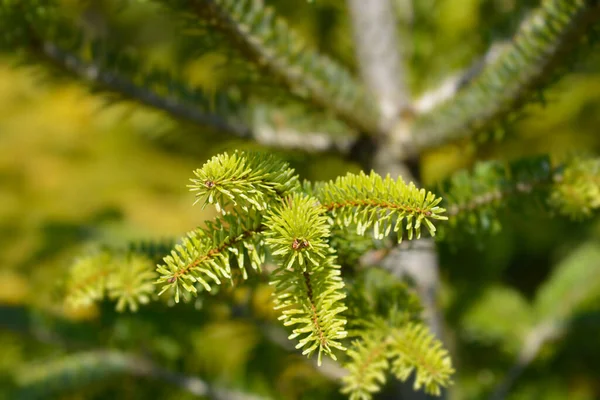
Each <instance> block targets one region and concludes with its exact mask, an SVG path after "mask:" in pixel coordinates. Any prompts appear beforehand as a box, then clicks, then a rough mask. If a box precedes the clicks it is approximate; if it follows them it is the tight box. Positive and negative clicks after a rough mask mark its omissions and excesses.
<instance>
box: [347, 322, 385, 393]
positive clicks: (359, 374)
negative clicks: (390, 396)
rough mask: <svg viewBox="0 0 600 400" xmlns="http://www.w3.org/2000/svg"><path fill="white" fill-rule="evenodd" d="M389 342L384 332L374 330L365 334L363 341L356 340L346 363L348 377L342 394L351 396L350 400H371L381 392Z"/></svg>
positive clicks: (349, 351)
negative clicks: (373, 395) (376, 393)
mask: <svg viewBox="0 0 600 400" xmlns="http://www.w3.org/2000/svg"><path fill="white" fill-rule="evenodd" d="M388 351H389V342H388V341H387V340H386V338H385V334H384V333H383V332H380V331H377V330H374V331H373V332H370V333H369V334H365V335H364V336H363V338H362V340H355V341H354V342H353V343H352V346H351V347H350V349H348V353H347V354H348V356H349V357H350V361H348V362H347V363H346V365H345V366H346V368H347V369H348V371H349V373H348V375H346V376H344V377H343V378H342V382H343V386H342V393H344V394H349V395H350V396H349V398H350V400H370V399H371V398H372V394H373V393H375V392H378V391H379V390H381V386H382V385H383V384H385V381H386V376H385V374H386V372H387V370H388V369H389V367H390V365H389V361H388Z"/></svg>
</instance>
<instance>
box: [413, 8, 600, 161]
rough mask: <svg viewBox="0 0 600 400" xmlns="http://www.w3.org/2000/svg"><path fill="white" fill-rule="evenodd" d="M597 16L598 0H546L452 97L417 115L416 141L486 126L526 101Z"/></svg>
mask: <svg viewBox="0 0 600 400" xmlns="http://www.w3.org/2000/svg"><path fill="white" fill-rule="evenodd" d="M599 20H600V3H599V2H597V1H590V0H547V1H545V2H544V3H543V5H542V6H541V7H540V8H539V9H538V10H536V11H535V12H533V13H532V15H531V16H530V17H529V18H527V19H526V20H525V21H524V22H523V23H522V24H521V27H520V29H519V30H518V32H517V33H516V35H515V36H514V39H513V40H512V43H511V45H510V46H508V48H507V49H506V50H504V51H502V52H501V54H500V55H499V56H498V59H497V60H496V61H495V62H493V63H491V64H489V65H487V66H485V67H484V68H483V70H482V71H481V73H479V75H478V76H477V77H476V78H475V79H474V80H473V81H472V82H471V83H470V84H469V85H468V86H467V87H465V88H464V89H463V90H460V91H459V92H458V93H457V94H456V95H455V96H454V97H453V98H452V101H448V102H443V103H442V104H440V105H438V106H436V107H434V108H433V109H431V110H429V111H428V112H426V113H424V114H422V115H421V116H419V117H418V118H417V120H416V121H415V124H414V130H413V132H412V136H413V138H414V142H415V145H416V147H417V148H418V149H420V150H423V149H427V148H431V147H436V146H440V145H443V144H445V143H447V142H450V141H453V140H458V139H461V138H464V137H468V136H471V135H474V134H476V133H479V132H482V131H485V130H487V129H489V128H490V127H493V126H494V125H495V124H497V123H499V122H501V121H502V120H503V119H505V118H506V117H507V116H509V115H511V113H514V112H515V111H516V110H518V109H519V108H521V107H523V106H524V105H526V104H527V103H528V102H531V101H532V98H533V96H534V94H536V92H537V91H539V90H541V89H542V88H544V87H545V86H547V85H548V84H549V83H552V82H553V81H554V80H555V79H556V78H557V76H558V73H559V72H561V67H563V66H564V65H565V64H568V62H569V61H570V60H573V58H574V57H573V56H572V55H571V53H572V52H573V50H575V49H577V48H578V46H579V45H580V43H581V42H582V40H583V39H584V38H585V37H586V35H587V34H588V33H591V30H592V29H593V27H594V24H596V23H597V22H598V21H599Z"/></svg>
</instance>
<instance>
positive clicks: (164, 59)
mask: <svg viewBox="0 0 600 400" xmlns="http://www.w3.org/2000/svg"><path fill="white" fill-rule="evenodd" d="M62 3H64V7H65V8H66V9H68V10H69V12H72V13H73V15H74V18H76V19H77V18H80V19H81V21H84V23H83V25H84V26H85V27H86V29H89V30H90V31H92V32H96V31H97V32H101V33H100V34H102V35H107V36H108V37H111V38H118V40H119V41H120V43H122V45H123V46H124V47H128V46H133V47H136V48H138V49H142V51H143V52H145V53H146V54H147V56H148V57H149V59H151V60H152V62H154V63H157V64H159V65H162V66H165V67H168V68H172V69H173V70H177V71H181V73H182V74H183V75H184V76H186V77H187V78H188V79H189V81H190V82H193V83H196V84H199V85H202V86H204V87H206V88H217V87H219V85H220V84H221V83H222V82H226V81H227V76H226V75H224V74H223V73H219V71H218V70H216V71H215V66H218V63H219V60H220V58H219V54H218V53H215V54H207V55H205V56H203V57H201V58H195V59H190V57H189V56H187V55H186V52H185V49H184V48H181V47H180V46H178V45H177V42H176V41H175V40H174V38H176V35H177V29H176V26H175V24H173V22H172V21H171V20H170V19H169V18H168V16H166V15H165V14H164V13H161V12H157V10H156V9H155V8H154V7H152V6H151V5H145V4H136V5H129V6H127V7H124V8H121V6H122V3H123V2H122V1H109V0H105V1H98V2H79V1H76V0H63V1H62ZM131 3H135V2H131ZM266 3H269V4H272V5H273V6H275V7H276V9H277V10H278V11H279V12H280V13H281V14H282V15H283V16H284V17H285V18H286V19H287V20H288V21H289V22H290V24H291V25H293V26H294V27H295V28H297V29H298V30H299V31H300V32H301V34H302V35H304V36H305V37H306V39H307V41H308V42H309V43H311V44H312V45H314V46H316V47H318V48H320V49H321V50H322V51H324V52H328V53H330V54H331V55H332V56H333V57H334V58H336V59H338V60H339V61H341V62H342V63H344V64H346V65H347V66H349V67H350V68H351V69H353V70H356V66H355V62H354V58H353V57H354V56H353V48H352V40H351V34H350V28H349V25H348V20H347V17H348V16H347V14H346V10H345V8H344V6H343V2H342V1H336V0H316V1H315V2H312V3H308V2H305V1H300V0H297V1H289V0H278V1H274V0H273V1H266ZM398 3H402V4H404V6H405V5H406V4H407V3H409V0H398ZM537 5H539V1H531V0H527V1H518V0H462V1H452V0H419V1H414V2H412V7H410V8H412V10H411V11H410V12H409V13H405V14H402V15H400V16H399V18H400V20H401V22H402V26H401V27H400V31H401V32H403V33H405V34H410V37H411V40H410V42H408V43H406V44H407V48H406V49H405V57H406V58H407V60H409V63H410V67H411V68H410V76H409V82H410V86H411V89H412V91H413V93H414V94H415V95H416V96H418V94H419V93H422V92H423V91H425V90H427V89H430V88H432V87H435V86H436V85H438V84H440V83H441V82H442V81H443V79H444V78H445V77H447V76H449V74H452V73H455V72H456V71H459V70H460V69H463V68H466V67H468V66H469V65H470V64H471V63H472V62H473V61H474V60H476V59H477V57H478V56H479V55H481V54H483V53H484V52H485V50H486V49H487V48H488V47H489V46H490V45H491V44H492V43H495V42H497V41H498V40H506V39H509V38H510V35H511V32H514V30H515V29H516V28H517V27H518V24H519V22H520V20H521V18H522V17H524V16H525V15H527V12H528V11H530V10H531V8H532V7H535V6H537ZM404 6H403V7H404ZM405 9H406V8H405ZM571 70H572V72H570V73H568V74H566V75H565V76H564V77H563V78H562V79H560V80H559V81H557V82H556V83H555V84H554V85H553V86H552V87H551V89H549V90H548V91H545V92H544V101H543V103H540V104H535V105H531V106H528V107H527V108H526V110H525V112H524V113H523V114H522V118H520V120H519V121H517V122H515V123H513V124H511V125H509V126H508V127H507V128H506V129H505V130H504V131H503V132H502V135H499V136H501V137H499V138H498V139H492V140H490V139H489V138H488V139H487V140H486V141H483V142H481V143H478V142H470V143H461V144H455V145H450V146H447V147H444V148H441V149H437V150H435V151H431V152H429V153H428V154H426V155H425V156H424V158H423V160H422V165H421V168H422V173H423V176H422V178H423V184H424V185H427V186H430V187H435V185H436V183H437V182H439V181H440V180H442V179H443V178H445V177H446V176H448V175H449V174H450V173H452V172H453V171H456V170H458V169H460V168H469V167H471V166H472V165H473V164H474V163H475V161H476V160H488V159H494V158H501V159H507V160H513V159H517V158H519V157H524V156H528V155H536V154H541V153H549V154H550V155H551V156H552V158H553V159H554V160H562V159H565V158H567V157H569V156H572V155H573V154H578V153H583V154H589V155H597V154H598V153H599V151H600V135H599V133H600V131H599V130H600V51H598V47H597V45H596V46H595V47H586V50H584V51H583V52H582V54H580V55H579V57H578V58H577V61H576V62H574V63H573V65H572V66H571ZM280 118H283V117H280ZM234 148H257V146H256V145H255V144H253V143H250V142H246V141H242V140H239V139H232V138H227V137H224V136H221V135H215V134H214V133H211V132H205V131H203V130H202V129H200V128H197V127H194V126H190V125H188V124H185V123H182V122H178V121H173V120H171V119H170V118H169V117H168V116H166V115H164V114H162V113H160V112H156V111H153V110H150V109H147V108H145V107H143V106H139V105H136V104H133V103H127V102H117V103H115V102H112V101H109V100H108V99H107V98H106V97H104V96H102V95H96V94H94V93H90V92H89V90H88V89H86V87H85V85H82V84H81V83H79V82H77V81H74V80H71V79H68V78H64V77H61V76H60V75H55V74H51V75H50V74H48V73H47V72H46V70H45V69H44V68H41V67H38V66H35V65H31V64H25V65H23V64H21V63H20V59H19V58H18V57H17V56H16V55H15V54H12V53H11V52H10V51H9V52H4V53H2V54H1V55H0V244H1V246H0V249H1V250H0V313H1V314H0V320H3V321H4V322H3V323H2V324H0V349H1V350H0V374H2V373H3V372H4V373H6V374H9V372H11V371H13V370H14V369H15V368H21V367H23V366H25V367H26V366H28V365H30V364H28V363H31V362H36V361H37V360H43V359H45V358H51V357H54V356H58V355H61V354H64V353H65V352H68V351H70V350H71V349H72V348H73V347H75V348H96V347H99V346H103V347H110V348H123V349H131V348H134V349H136V350H139V351H142V352H148V353H150V354H152V356H153V357H154V358H155V359H158V360H160V362H161V364H162V365H165V366H168V367H171V368H174V369H178V370H181V371H185V373H187V374H190V375H197V376H201V377H203V378H205V379H208V380H210V381H213V382H217V383H219V384H221V385H224V386H233V387H245V388H250V389H252V390H255V391H258V392H263V393H267V394H271V395H275V396H281V398H334V397H336V396H338V395H337V388H336V385H335V383H332V382H331V381H329V380H328V379H326V378H324V377H322V376H321V375H320V374H319V373H318V372H316V370H315V369H314V368H313V367H312V366H311V365H310V364H308V363H306V362H305V360H304V359H303V358H301V357H298V356H296V355H293V354H291V353H289V352H287V351H284V350H282V349H280V348H276V347H273V346H272V345H270V344H269V342H268V340H266V339H265V338H263V337H262V336H261V333H260V332H259V331H258V330H257V328H256V326H255V325H253V324H252V323H251V322H248V321H245V320H244V319H235V318H233V317H232V314H233V313H234V311H232V309H233V308H234V307H233V306H231V304H234V305H235V304H237V303H236V302H240V301H248V298H250V304H251V305H252V308H253V310H254V312H256V313H257V314H258V315H263V316H265V318H268V317H269V304H268V290H267V289H264V290H255V291H251V292H249V291H248V290H246V289H243V288H241V289H239V290H236V291H235V293H234V292H227V291H225V292H226V293H222V294H220V295H219V296H222V297H219V296H217V298H215V299H212V300H211V299H208V300H207V304H203V305H200V306H198V305H196V306H197V307H199V308H200V309H198V310H195V309H194V308H193V306H190V307H188V308H185V307H183V306H182V309H181V310H177V311H172V312H168V313H166V312H164V311H163V312H162V314H156V313H154V314H153V313H151V312H150V311H144V310H142V311H141V312H140V313H138V314H136V315H131V314H126V315H117V314H115V313H114V312H113V311H112V310H113V308H114V306H113V305H110V304H101V305H98V306H91V307H86V308H81V307H80V308H72V307H69V306H67V305H65V304H64V302H63V301H62V298H61V296H60V295H59V292H60V285H61V282H62V280H64V277H65V275H66V271H67V270H68V268H69V266H70V265H71V264H72V263H73V260H74V259H76V257H77V256H78V255H81V254H84V253H85V252H87V251H89V250H90V249H93V248H95V247H96V246H98V243H102V244H104V245H111V246H118V245H120V244H123V243H128V242H131V241H144V240H156V239H164V240H166V241H169V240H174V239H176V238H177V237H179V236H180V235H182V234H183V233H184V232H186V231H189V230H190V229H193V228H194V227H196V226H198V225H201V224H202V222H203V221H204V220H206V219H208V218H210V217H211V216H212V214H211V212H210V211H208V210H207V211H203V210H201V209H200V207H192V202H193V200H194V199H193V195H192V194H190V193H189V192H188V190H187V188H186V184H187V181H188V179H189V178H190V177H191V176H192V171H193V169H195V168H198V167H200V166H201V165H202V164H203V163H204V162H205V161H206V160H207V159H208V158H209V157H211V156H212V155H214V154H217V153H219V152H222V151H225V150H230V149H234ZM276 152H277V153H278V154H279V155H280V156H282V157H284V158H286V159H287V160H288V161H289V162H290V163H291V164H292V165H293V166H294V167H295V168H296V169H297V171H298V172H299V173H300V174H301V176H302V177H303V178H307V179H318V180H323V179H330V178H333V177H335V176H337V175H340V174H343V173H345V172H347V171H354V172H356V171H358V170H359V168H360V167H359V166H358V165H357V164H355V163H353V162H351V161H349V160H347V159H344V158H343V157H341V156H338V155H335V154H307V153H303V152H298V151H280V150H276ZM502 225H503V229H502V231H501V232H500V233H498V234H495V235H492V236H489V237H483V238H478V239H476V240H475V239H474V240H473V241H471V242H469V241H466V242H461V243H459V244H458V245H454V246H452V247H446V246H441V274H442V279H443V282H442V290H441V299H440V307H441V308H442V310H443V312H444V315H445V319H446V321H445V323H446V332H447V335H448V338H447V341H448V345H449V347H450V350H451V352H452V353H453V355H454V356H455V364H456V369H457V370H458V373H457V376H456V384H455V386H454V388H453V389H452V391H451V392H450V398H452V399H475V398H487V396H488V395H489V393H490V392H491V391H492V390H493V388H494V387H496V385H498V384H499V383H500V382H501V381H502V380H503V379H504V377H505V374H506V373H507V371H508V370H509V369H510V368H511V366H512V365H513V363H514V362H515V358H516V356H517V354H518V352H519V350H520V348H521V340H522V339H523V334H524V333H523V332H521V331H520V329H525V328H522V327H523V326H526V325H527V323H526V321H521V320H520V318H521V316H522V314H523V313H524V311H523V310H524V309H526V308H527V307H528V305H529V304H530V303H531V302H532V301H533V299H534V298H535V296H536V293H537V292H538V290H539V289H540V287H543V285H544V283H545V282H546V281H547V280H548V279H549V277H551V276H552V273H553V271H554V270H555V269H556V268H557V266H559V265H561V263H565V262H572V263H584V262H588V263H592V264H593V263H600V221H599V220H598V219H597V218H593V219H591V220H587V221H583V222H571V221H567V220H565V219H562V218H552V216H549V215H547V214H546V213H543V212H540V211H538V210H537V209H536V208H535V207H533V208H531V209H530V208H529V207H525V206H524V207H523V209H511V210H509V212H507V213H504V214H503V216H502ZM582 243H583V245H582ZM597 279H598V280H600V277H597ZM259 289H260V286H259ZM223 299H225V300H227V301H226V302H224V301H222V300H223ZM227 304H229V305H227ZM482 304H485V305H486V306H487V307H488V308H485V307H483V306H482ZM482 307H483V308H482ZM586 310H587V311H586V314H585V317H582V318H581V319H580V320H578V322H577V323H575V324H573V325H572V326H571V327H570V328H569V329H568V331H567V333H565V334H564V335H563V336H561V337H560V338H558V339H557V340H555V341H552V342H550V343H548V344H547V345H545V346H544V347H543V349H542V351H541V352H540V354H539V355H538V357H537V358H536V360H534V361H533V362H532V363H531V365H529V366H528V368H527V369H526V370H525V371H524V373H523V375H522V376H520V377H519V379H518V381H517V382H516V386H515V387H514V388H513V391H512V392H511V394H510V395H509V398H511V399H567V398H568V399H576V400H579V399H580V400H584V399H585V400H587V399H598V398H600V367H599V366H598V365H599V361H600V341H599V338H600V324H599V322H600V314H599V313H598V312H599V311H600V307H599V306H598V305H597V304H592V305H591V306H589V309H586ZM590 310H591V311H590ZM22 315H27V316H28V317H27V318H29V319H28V321H32V320H33V321H37V323H38V325H36V324H35V323H31V322H28V323H26V324H25V323H21V322H19V321H21V319H20V318H22ZM31 315H33V316H34V317H31ZM523 315H524V314H523ZM31 318H33V319H31ZM527 318H528V317H527V316H523V317H522V319H525V320H526V319H527ZM58 320H59V321H61V322H60V324H65V326H68V327H69V329H71V331H69V332H71V333H72V334H73V336H70V337H69V338H70V339H69V340H68V342H69V343H68V345H66V346H65V345H64V342H63V341H61V340H58V339H56V338H55V337H54V336H52V335H51V334H48V335H49V339H48V337H46V336H48V335H46V336H44V332H46V333H48V332H51V331H52V329H51V328H49V327H55V326H56V324H59V323H58V322H56V321H58ZM507 325H508V326H509V328H507ZM60 326H61V327H62V325H60ZM61 329H62V328H61ZM40 330H41V333H40ZM40 335H41V336H40ZM44 338H45V339H44ZM46 339H47V340H46ZM55 339H56V340H55ZM224 349H227V350H224ZM6 376H8V375H6ZM1 382H5V383H6V382H8V378H2V380H0V385H1ZM6 385H7V387H8V386H9V383H6ZM2 393H4V392H3V390H2V389H0V394H2ZM6 393H8V392H6ZM48 393H49V392H48ZM47 395H48V396H50V394H47ZM56 396H57V398H65V399H71V398H72V399H83V398H86V399H88V398H128V399H133V398H148V396H152V398H172V399H182V398H187V397H188V396H189V395H187V394H185V393H184V392H181V391H179V390H178V389H176V388H174V387H170V386H168V385H166V384H163V383H157V382H147V381H144V380H140V379H135V378H131V377H115V378H114V379H113V380H111V381H110V382H108V383H106V382H104V383H103V384H97V385H95V386H94V385H92V386H91V387H88V388H86V389H85V390H79V389H78V390H74V391H71V392H67V393H66V394H65V393H62V394H59V395H56ZM155 396H158V397H155ZM45 398H46V397H45ZM47 398H50V397H47Z"/></svg>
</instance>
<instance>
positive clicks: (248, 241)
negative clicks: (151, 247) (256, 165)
mask: <svg viewBox="0 0 600 400" xmlns="http://www.w3.org/2000/svg"><path fill="white" fill-rule="evenodd" d="M206 225H207V226H206V229H196V230H194V231H191V232H189V233H188V234H187V236H185V237H183V238H182V239H181V243H180V244H178V245H176V246H175V248H174V249H173V250H172V251H171V254H170V255H168V256H166V257H164V259H163V264H161V265H159V266H158V268H157V271H158V273H159V274H160V277H159V279H158V281H157V282H156V283H157V284H161V285H162V290H161V291H160V293H159V295H161V294H163V293H164V292H165V291H167V290H169V289H170V290H172V291H173V292H174V298H175V302H176V303H178V302H179V298H180V297H181V296H183V297H184V298H185V299H188V298H189V295H190V294H197V293H198V286H197V285H200V288H202V289H204V290H206V291H208V292H210V291H211V290H212V285H213V284H217V285H220V284H221V281H222V280H224V279H230V280H231V279H232V270H231V262H232V260H236V262H237V265H238V267H239V268H240V270H241V272H242V274H243V278H244V279H247V277H248V273H247V267H248V266H249V267H250V268H252V269H254V270H256V271H260V269H261V266H262V264H263V263H264V260H265V249H264V239H263V236H262V235H261V231H262V230H263V227H262V217H261V215H260V214H259V213H257V212H254V211H252V212H249V213H245V214H244V215H241V214H238V213H232V214H228V215H224V216H222V217H220V218H217V219H216V220H215V221H214V222H207V223H206Z"/></svg>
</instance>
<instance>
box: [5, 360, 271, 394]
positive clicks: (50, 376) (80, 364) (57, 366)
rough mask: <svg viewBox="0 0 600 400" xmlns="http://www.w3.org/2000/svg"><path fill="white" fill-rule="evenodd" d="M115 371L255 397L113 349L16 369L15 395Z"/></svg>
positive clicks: (63, 386)
mask: <svg viewBox="0 0 600 400" xmlns="http://www.w3.org/2000/svg"><path fill="white" fill-rule="evenodd" d="M117 375H132V376H136V377H145V378H151V379H156V380H159V381H165V382H168V383H171V384H173V385H174V386H177V387H179V388H180V389H181V390H183V391H185V392H188V393H190V394H193V395H195V396H207V397H209V398H212V399H239V400H245V399H248V400H250V399H254V400H258V399H259V397H256V396H252V395H247V394H243V393H239V392H234V391H230V390H224V389H220V388H212V387H211V386H210V385H209V384H208V383H206V382H204V381H203V380H201V379H199V378H196V377H191V376H183V375H180V374H178V373H176V372H172V371H169V370H166V369H164V368H161V367H159V366H157V365H156V364H154V363H153V362H152V361H151V360H148V359H146V358H143V357H140V356H137V355H133V354H127V353H122V352H119V351H113V350H97V351H88V352H81V353H73V354H69V355H66V356H64V357H61V358H58V359H55V360H51V361H47V362H44V363H41V362H36V363H31V364H27V365H25V366H23V367H22V368H20V369H19V370H17V372H16V374H15V379H16V381H17V385H18V387H19V389H18V392H17V396H18V398H23V399H25V398H26V399H34V398H40V399H41V398H47V396H48V394H49V393H56V392H61V391H65V390H67V389H72V388H76V387H81V386H86V385H89V384H91V383H93V382H97V381H103V380H107V379H110V378H111V377H114V376H117Z"/></svg>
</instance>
